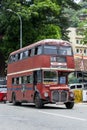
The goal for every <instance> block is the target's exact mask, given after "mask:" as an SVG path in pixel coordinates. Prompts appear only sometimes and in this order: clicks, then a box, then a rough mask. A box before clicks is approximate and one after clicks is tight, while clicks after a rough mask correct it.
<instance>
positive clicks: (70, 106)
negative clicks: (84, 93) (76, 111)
mask: <svg viewBox="0 0 87 130" xmlns="http://www.w3.org/2000/svg"><path fill="white" fill-rule="evenodd" d="M65 106H66V108H67V109H72V108H73V107H74V102H67V103H65Z"/></svg>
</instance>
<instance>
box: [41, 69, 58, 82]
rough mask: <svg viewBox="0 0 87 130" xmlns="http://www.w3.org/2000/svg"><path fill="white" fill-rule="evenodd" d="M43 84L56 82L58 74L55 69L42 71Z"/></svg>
mask: <svg viewBox="0 0 87 130" xmlns="http://www.w3.org/2000/svg"><path fill="white" fill-rule="evenodd" d="M43 81H44V84H57V83H58V75H57V72H56V71H44V80H43Z"/></svg>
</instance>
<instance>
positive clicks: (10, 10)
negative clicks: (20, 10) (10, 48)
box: [7, 9, 22, 48]
mask: <svg viewBox="0 0 87 130" xmlns="http://www.w3.org/2000/svg"><path fill="white" fill-rule="evenodd" d="M7 11H9V12H13V13H14V14H16V15H17V16H18V18H19V20H20V48H22V19H21V16H20V15H19V14H17V13H16V12H15V11H13V10H12V9H7Z"/></svg>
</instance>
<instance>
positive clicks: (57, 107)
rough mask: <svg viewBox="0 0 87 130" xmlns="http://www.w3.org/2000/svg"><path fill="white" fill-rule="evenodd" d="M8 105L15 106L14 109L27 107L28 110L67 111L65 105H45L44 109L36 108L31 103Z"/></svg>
mask: <svg viewBox="0 0 87 130" xmlns="http://www.w3.org/2000/svg"><path fill="white" fill-rule="evenodd" d="M8 105H10V106H13V107H26V108H32V109H41V110H42V109H45V110H46V109H61V110H62V109H63V110H64V109H66V107H65V106H64V105H54V104H47V105H44V106H43V107H42V108H36V107H35V105H34V104H31V103H23V104H22V105H13V104H11V103H8Z"/></svg>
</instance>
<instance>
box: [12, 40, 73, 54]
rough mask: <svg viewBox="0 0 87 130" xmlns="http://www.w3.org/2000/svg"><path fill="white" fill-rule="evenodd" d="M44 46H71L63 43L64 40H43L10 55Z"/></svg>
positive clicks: (65, 42)
mask: <svg viewBox="0 0 87 130" xmlns="http://www.w3.org/2000/svg"><path fill="white" fill-rule="evenodd" d="M45 44H49V45H62V46H71V44H70V42H68V41H64V40H61V39H60V40H59V39H44V40H41V41H38V42H35V43H33V44H30V45H28V46H26V47H23V48H21V49H19V50H16V51H14V52H12V53H11V54H10V55H14V54H16V53H19V52H21V51H24V50H28V49H31V48H33V47H35V46H38V45H45Z"/></svg>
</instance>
